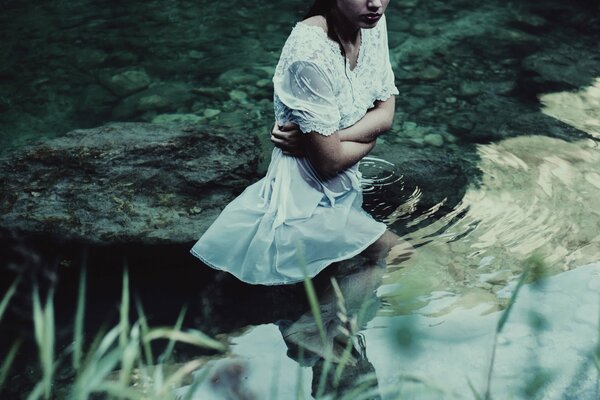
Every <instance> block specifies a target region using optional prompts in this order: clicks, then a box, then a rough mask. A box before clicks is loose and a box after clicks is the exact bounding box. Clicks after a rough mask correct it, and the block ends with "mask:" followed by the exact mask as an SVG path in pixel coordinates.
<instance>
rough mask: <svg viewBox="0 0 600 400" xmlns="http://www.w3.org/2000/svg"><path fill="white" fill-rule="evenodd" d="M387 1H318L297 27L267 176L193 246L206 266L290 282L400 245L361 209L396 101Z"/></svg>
mask: <svg viewBox="0 0 600 400" xmlns="http://www.w3.org/2000/svg"><path fill="white" fill-rule="evenodd" d="M388 2H389V0H316V1H315V3H314V4H313V6H312V8H311V9H310V11H309V13H308V15H307V17H306V19H305V20H303V21H302V22H299V23H297V24H296V26H295V27H294V28H293V30H292V32H291V34H290V36H289V37H288V39H287V41H286V43H285V45H284V47H283V50H282V52H281V56H280V59H279V63H278V64H277V68H276V71H275V75H274V77H273V84H274V108H275V117H276V120H277V124H276V127H275V128H274V129H273V133H272V137H271V138H272V141H273V143H274V144H275V146H276V147H275V148H274V149H273V153H272V156H271V163H270V165H269V169H268V172H267V175H266V177H264V178H263V179H261V180H260V181H259V182H257V183H255V184H253V185H251V186H249V187H248V188H246V190H245V191H244V192H243V193H242V194H241V195H240V196H238V197H237V198H236V199H235V200H234V201H232V202H231V203H230V204H229V205H228V206H227V207H226V208H225V209H224V210H223V212H222V213H221V215H220V216H219V217H218V218H217V220H216V221H215V222H214V223H213V225H212V226H211V227H210V228H209V229H208V230H207V231H206V233H205V234H204V235H203V236H202V237H201V238H200V240H199V241H198V242H197V243H196V244H195V245H194V247H193V248H192V250H191V252H192V254H194V255H195V256H196V257H198V258H199V259H200V260H202V261H203V262H204V263H205V264H207V265H209V266H211V267H213V268H216V269H219V270H224V271H228V272H230V273H232V274H233V275H235V276H236V277H237V278H239V279H240V280H242V281H244V282H248V283H252V284H263V285H276V284H288V283H295V282H298V281H301V280H303V279H304V278H305V276H307V275H308V276H309V277H314V276H315V275H317V274H318V273H319V272H320V271H321V270H323V269H324V268H325V267H327V266H328V265H330V264H332V263H334V262H337V261H342V260H347V259H350V258H352V257H354V256H356V255H359V254H363V255H366V256H367V257H369V259H370V260H371V261H373V264H376V262H377V261H381V260H382V259H383V258H384V257H385V255H386V254H387V252H388V250H389V248H390V246H391V245H392V244H393V243H394V242H395V241H396V240H397V239H396V236H395V235H393V234H392V233H390V232H389V231H387V230H386V226H385V225H384V224H383V223H381V222H377V221H375V220H374V219H373V218H372V217H371V216H369V215H368V214H367V213H366V212H365V211H364V210H363V209H362V193H361V185H360V178H361V175H360V172H359V170H358V163H359V161H360V160H361V159H362V158H363V157H365V156H366V155H367V154H369V152H370V151H371V150H372V149H373V147H374V146H375V141H376V139H377V137H378V135H380V134H381V133H383V132H385V131H387V130H388V129H390V127H391V125H392V120H393V115H394V95H396V94H398V90H397V89H396V87H395V85H394V75H393V72H392V68H391V65H390V61H389V52H388V45H387V32H386V21H385V16H384V11H385V9H386V7H387V5H388ZM298 129H299V131H300V132H298Z"/></svg>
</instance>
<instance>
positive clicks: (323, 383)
mask: <svg viewBox="0 0 600 400" xmlns="http://www.w3.org/2000/svg"><path fill="white" fill-rule="evenodd" d="M332 359H333V357H327V358H325V361H324V363H323V369H322V370H321V376H319V385H318V386H317V399H320V398H321V397H322V396H323V395H324V394H325V389H326V388H327V378H328V376H329V371H330V370H331V366H332V365H333V360H332Z"/></svg>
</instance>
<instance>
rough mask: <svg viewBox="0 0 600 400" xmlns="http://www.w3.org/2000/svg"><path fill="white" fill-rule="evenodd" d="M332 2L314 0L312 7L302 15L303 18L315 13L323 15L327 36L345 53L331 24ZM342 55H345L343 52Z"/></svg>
mask: <svg viewBox="0 0 600 400" xmlns="http://www.w3.org/2000/svg"><path fill="white" fill-rule="evenodd" d="M334 2H335V0H315V2H314V3H313V5H312V7H311V8H310V9H309V10H308V12H307V13H306V15H305V16H304V19H307V18H310V17H314V16H315V15H322V16H324V17H325V20H326V21H327V36H329V38H330V39H332V40H333V41H335V42H337V43H338V44H339V45H340V49H341V51H342V53H345V51H344V47H343V46H342V44H341V43H340V39H339V37H338V35H337V34H336V32H335V30H334V28H333V27H334V25H333V19H332V18H333V17H332V10H333V3H334ZM344 56H345V54H344Z"/></svg>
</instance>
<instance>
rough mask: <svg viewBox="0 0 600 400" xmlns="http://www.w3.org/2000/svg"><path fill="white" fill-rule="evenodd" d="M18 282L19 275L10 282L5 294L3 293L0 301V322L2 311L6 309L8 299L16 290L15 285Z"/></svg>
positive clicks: (19, 279) (19, 280)
mask: <svg viewBox="0 0 600 400" xmlns="http://www.w3.org/2000/svg"><path fill="white" fill-rule="evenodd" d="M19 282H21V277H20V276H19V277H17V279H15V281H14V282H13V283H12V285H10V287H9V288H8V291H7V292H6V294H4V297H3V298H2V301H1V302H0V322H1V321H2V317H3V316H4V312H5V311H6V308H7V307H8V303H9V302H10V300H11V299H12V297H13V296H14V294H15V292H16V291H17V286H19Z"/></svg>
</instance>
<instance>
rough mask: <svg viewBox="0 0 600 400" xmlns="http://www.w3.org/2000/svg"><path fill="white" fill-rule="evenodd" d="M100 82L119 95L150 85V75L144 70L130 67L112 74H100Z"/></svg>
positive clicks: (131, 92)
mask: <svg viewBox="0 0 600 400" xmlns="http://www.w3.org/2000/svg"><path fill="white" fill-rule="evenodd" d="M100 82H101V83H102V84H103V85H105V86H106V87H107V88H108V90H110V91H111V92H113V93H114V94H116V95H117V96H121V97H124V96H127V95H130V94H133V93H135V92H139V91H140V90H143V89H145V88H147V87H148V85H150V82H151V80H150V77H149V76H148V74H147V73H146V71H144V70H138V69H130V70H127V71H123V72H119V73H117V74H114V75H112V76H107V75H104V76H100Z"/></svg>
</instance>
